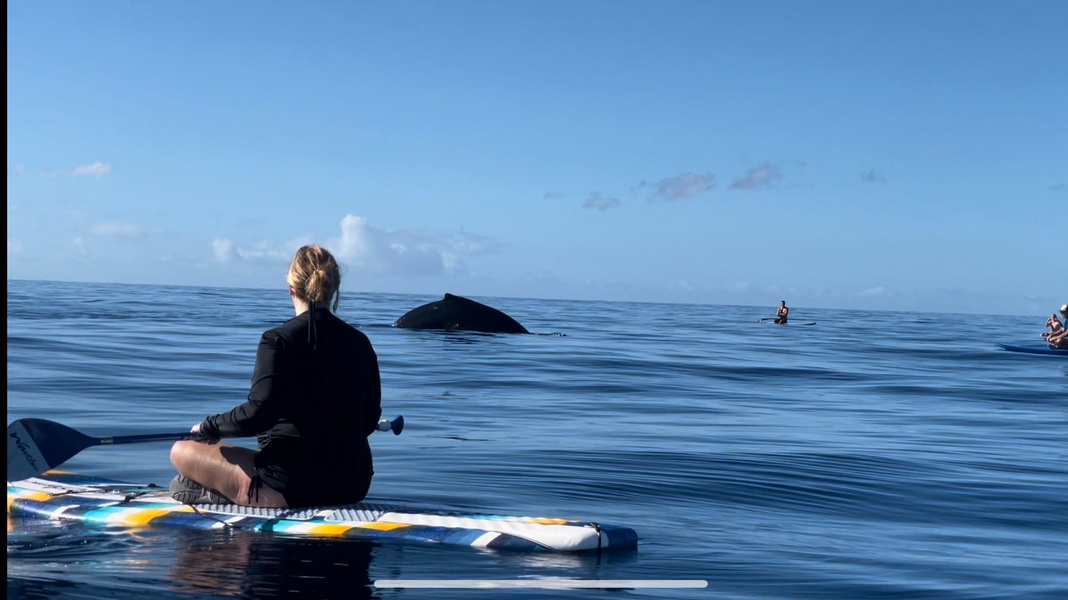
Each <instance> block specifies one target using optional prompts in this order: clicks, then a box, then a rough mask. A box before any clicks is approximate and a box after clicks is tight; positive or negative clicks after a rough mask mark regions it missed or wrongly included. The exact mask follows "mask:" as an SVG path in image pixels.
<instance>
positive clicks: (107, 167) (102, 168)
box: [70, 161, 111, 178]
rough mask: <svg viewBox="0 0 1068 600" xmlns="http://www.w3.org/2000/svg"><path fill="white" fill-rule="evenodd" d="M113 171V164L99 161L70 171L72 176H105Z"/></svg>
mask: <svg viewBox="0 0 1068 600" xmlns="http://www.w3.org/2000/svg"><path fill="white" fill-rule="evenodd" d="M109 173H111V164H110V163H105V162H100V161H97V162H95V163H93V164H91V165H84V166H81V167H75V168H74V170H73V171H71V172H70V176H71V177H97V178H99V177H104V176H105V175H108V174H109Z"/></svg>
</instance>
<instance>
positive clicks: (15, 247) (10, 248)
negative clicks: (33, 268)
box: [7, 240, 22, 256]
mask: <svg viewBox="0 0 1068 600" xmlns="http://www.w3.org/2000/svg"><path fill="white" fill-rule="evenodd" d="M7 253H8V255H9V256H10V255H12V254H22V242H20V241H18V240H8V241H7Z"/></svg>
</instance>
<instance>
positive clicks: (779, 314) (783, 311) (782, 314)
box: [760, 300, 816, 325]
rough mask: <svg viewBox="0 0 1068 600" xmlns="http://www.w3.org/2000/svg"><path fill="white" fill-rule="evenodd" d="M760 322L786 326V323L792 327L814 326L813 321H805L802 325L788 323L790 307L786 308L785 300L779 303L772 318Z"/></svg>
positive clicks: (765, 318)
mask: <svg viewBox="0 0 1068 600" xmlns="http://www.w3.org/2000/svg"><path fill="white" fill-rule="evenodd" d="M760 322H761V323H774V324H776V325H786V324H788V323H789V324H793V325H815V324H816V323H815V322H813V321H806V322H804V323H794V322H791V321H790V307H788V306H786V300H783V301H781V302H780V303H779V306H778V308H777V309H776V310H775V316H774V317H764V318H762V319H760Z"/></svg>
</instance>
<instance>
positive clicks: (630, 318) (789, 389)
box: [7, 281, 1068, 600]
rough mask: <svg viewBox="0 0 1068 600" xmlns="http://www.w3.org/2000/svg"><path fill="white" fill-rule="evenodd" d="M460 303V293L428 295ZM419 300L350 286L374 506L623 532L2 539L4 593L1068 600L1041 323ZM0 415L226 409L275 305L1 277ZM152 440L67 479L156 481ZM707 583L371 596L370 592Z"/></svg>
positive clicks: (1065, 438) (151, 533)
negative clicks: (554, 540)
mask: <svg viewBox="0 0 1068 600" xmlns="http://www.w3.org/2000/svg"><path fill="white" fill-rule="evenodd" d="M446 291H448V292H453V293H457V294H461V295H462V294H463V290H442V293H444V292H446ZM439 298H440V295H438V296H416V295H400V294H359V293H348V294H343V296H342V304H341V308H340V310H339V311H338V312H339V314H340V316H342V317H343V318H344V319H346V320H347V321H349V322H350V323H352V324H354V325H356V326H358V327H360V328H361V329H362V330H363V331H364V332H365V333H366V334H367V335H368V336H369V337H370V339H371V341H372V343H373V344H374V346H375V349H376V350H377V352H378V356H379V361H380V365H381V370H382V384H383V410H384V413H385V416H389V417H394V416H396V415H404V417H405V420H406V427H405V430H404V433H403V434H402V435H400V436H393V435H388V434H375V435H374V436H372V440H371V441H372V448H373V451H374V454H375V467H376V472H377V474H376V475H375V479H374V482H373V484H372V488H371V494H370V496H369V499H371V500H380V501H403V502H406V503H413V504H419V505H425V506H430V507H440V508H457V509H479V510H484V511H489V512H496V513H500V514H515V515H536V516H559V517H567V518H576V519H584V520H591V521H598V522H602V523H614V524H621V525H627V526H630V527H632V528H634V529H635V530H636V531H637V532H638V534H639V536H640V541H639V544H638V548H637V550H634V551H624V552H617V553H610V554H604V555H602V556H589V555H582V554H579V555H571V554H562V555H561V554H524V553H514V552H513V553H509V552H493V551H482V550H476V549H468V548H455V547H444V546H435V545H431V544H404V543H385V542H383V543H370V542H359V541H329V540H327V541H311V540H294V539H286V538H283V537H276V536H272V535H270V534H255V533H247V532H240V531H236V532H231V533H226V534H224V533H211V532H192V531H176V530H172V529H166V528H163V529H158V528H149V529H139V530H118V529H111V528H103V527H93V526H86V525H81V524H69V523H55V522H49V521H41V520H22V519H14V520H13V519H11V518H10V517H9V519H8V537H7V591H8V595H9V597H12V598H42V599H44V598H48V599H73V598H155V599H170V598H281V597H287V598H288V597H293V598H296V597H304V598H383V599H399V598H404V599H412V600H414V599H422V598H445V599H461V598H462V599H466V598H517V599H529V598H564V597H567V598H572V597H573V598H593V597H612V598H743V599H745V598H774V599H779V598H939V599H941V598H1014V599H1015V598H1051V599H1052V598H1066V597H1068V418H1066V417H1068V360H1066V359H1064V358H1063V357H1055V356H1038V355H1026V354H1017V353H1011V352H1006V351H1003V350H1001V349H999V348H998V347H997V346H996V345H995V343H996V342H1004V343H1010V344H1019V345H1034V346H1039V345H1040V342H1041V339H1040V338H1039V333H1040V332H1041V331H1042V325H1043V323H1044V322H1045V317H1046V316H1045V315H1034V316H995V315H952V314H922V313H898V312H860V311H843V310H815V309H811V310H810V309H806V308H805V307H803V306H793V307H792V309H793V310H792V313H791V317H792V318H794V319H795V320H797V321H815V322H816V323H817V324H816V325H814V326H792V325H791V326H786V327H782V326H775V325H770V324H762V323H758V320H759V319H760V318H762V317H768V316H771V315H772V314H773V310H774V308H775V305H776V304H777V301H778V298H774V299H771V301H770V302H769V306H767V307H746V306H713V305H677V304H645V303H629V302H585V301H581V302H580V301H565V300H537V299H520V298H484V297H473V299H475V300H479V301H481V302H484V303H486V304H489V305H491V306H494V307H496V308H498V309H501V310H503V311H504V312H506V313H508V314H509V315H511V316H512V317H514V318H516V319H517V320H518V321H519V322H521V323H522V324H523V325H525V326H526V327H527V329H529V330H530V331H531V332H534V335H484V334H473V333H444V332H429V331H411V330H403V329H397V328H393V327H391V326H390V324H391V323H392V322H393V321H394V320H395V319H396V318H397V317H399V316H400V315H402V314H403V313H405V312H406V311H408V310H409V309H411V308H414V307H415V306H418V305H421V304H423V303H426V302H430V301H433V300H437V299H439ZM7 300H8V309H7V311H8V312H7V327H8V331H7V336H8V337H7V357H8V360H7V373H8V380H7V384H8V391H7V410H8V422H11V421H12V420H14V419H18V418H24V417H40V418H46V419H51V420H55V421H59V422H62V423H64V424H66V425H69V426H71V427H74V428H76V429H79V430H81V431H83V432H86V433H90V434H93V435H101V436H103V435H124V434H138V433H153V432H167V431H175V430H183V429H185V428H186V427H189V426H191V425H192V424H193V423H195V422H198V421H199V420H200V419H201V418H203V417H204V416H205V415H208V414H214V413H217V412H221V411H224V410H228V409H229V408H230V407H231V406H233V405H235V404H237V403H239V402H242V401H243V400H244V397H245V394H246V393H247V387H248V384H249V378H250V376H251V372H252V366H253V361H254V357H255V348H256V344H257V342H258V340H259V335H260V334H261V333H262V331H263V330H265V329H267V328H270V327H273V326H275V325H277V324H279V323H281V322H283V321H285V320H286V319H288V318H289V317H290V316H292V306H291V304H290V302H289V298H288V296H287V294H286V291H285V290H284V289H278V290H252V289H220V288H197V287H167V286H127V285H102V284H85V283H56V282H39V281H8V292H7ZM168 449H169V444H167V443H148V444H139V445H128V446H113V447H98V448H90V449H88V450H85V451H83V452H82V453H80V454H79V455H78V456H76V457H75V458H73V459H72V460H70V461H69V462H68V463H67V464H65V465H64V469H66V470H71V471H76V472H83V473H88V474H96V475H102V476H108V477H113V478H118V479H123V480H129V481H135V482H155V483H158V484H161V485H165V484H166V483H167V482H168V481H169V480H170V478H171V477H172V475H173V471H172V467H171V466H170V463H169V461H168V456H167V455H168ZM553 578H566V579H591V580H656V581H676V580H687V581H689V580H704V581H706V582H707V587H705V588H670V587H662V588H641V587H636V588H629V589H577V590H559V589H518V590H516V589H511V590H509V589H413V588H409V589H392V588H379V587H376V586H374V584H373V582H374V581H376V580H383V579H390V580H397V579H490V580H501V581H527V582H531V581H533V582H536V581H539V580H541V581H552V580H554V579H553Z"/></svg>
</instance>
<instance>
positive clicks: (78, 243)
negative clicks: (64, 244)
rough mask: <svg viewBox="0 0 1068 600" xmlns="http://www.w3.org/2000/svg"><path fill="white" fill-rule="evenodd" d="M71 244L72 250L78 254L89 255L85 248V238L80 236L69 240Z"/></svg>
mask: <svg viewBox="0 0 1068 600" xmlns="http://www.w3.org/2000/svg"><path fill="white" fill-rule="evenodd" d="M71 243H72V244H74V249H75V250H77V251H78V253H79V254H89V250H87V249H86V247H85V238H83V237H81V236H79V237H76V238H74V239H73V240H71Z"/></svg>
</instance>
